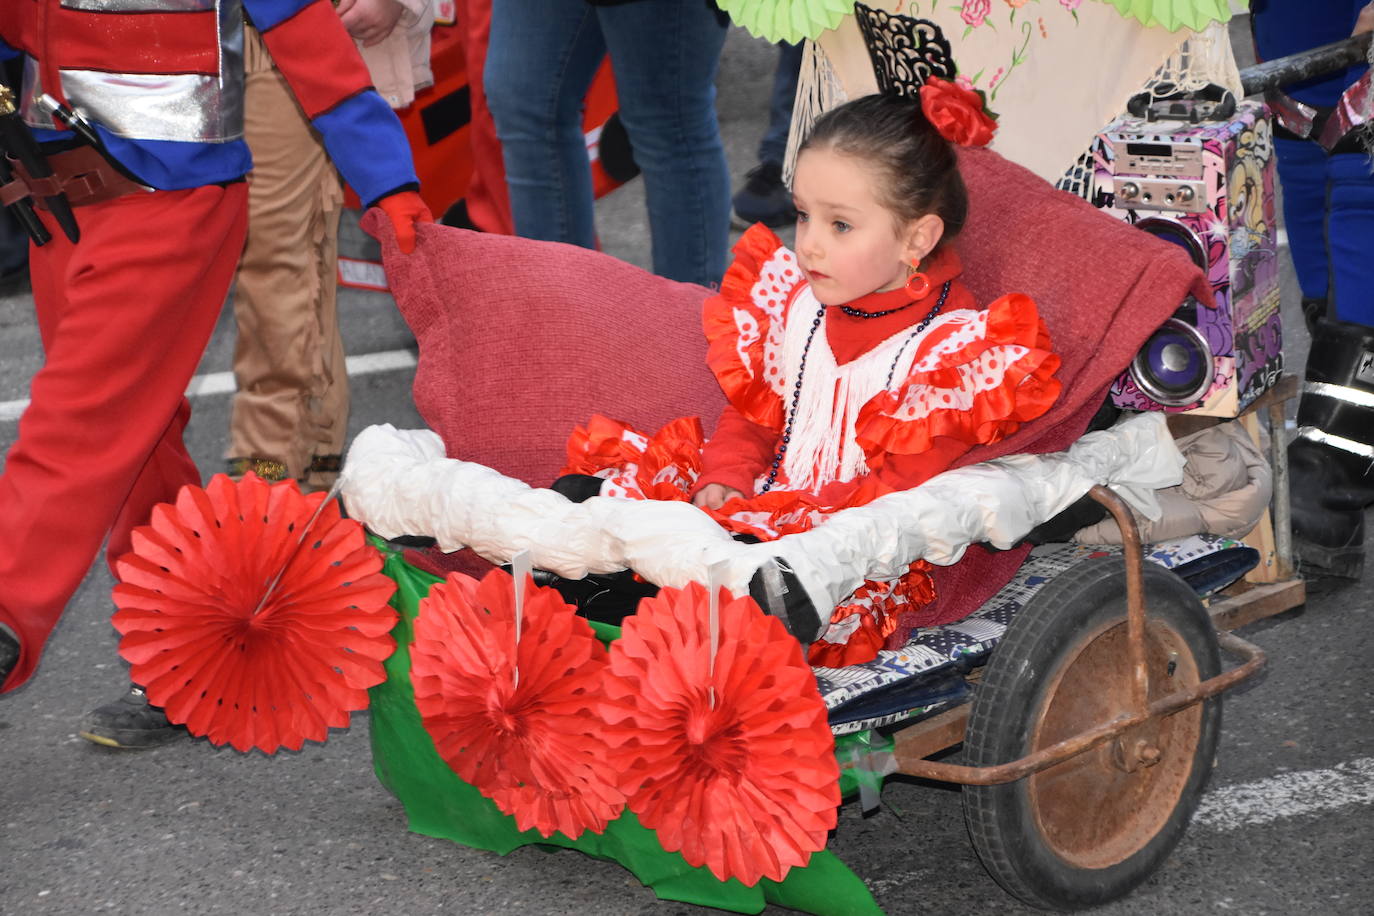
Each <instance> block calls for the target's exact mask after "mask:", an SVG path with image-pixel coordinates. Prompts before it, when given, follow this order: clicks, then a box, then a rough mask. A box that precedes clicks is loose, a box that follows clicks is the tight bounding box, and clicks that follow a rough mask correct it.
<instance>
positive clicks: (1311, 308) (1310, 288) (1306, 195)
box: [1274, 137, 1330, 328]
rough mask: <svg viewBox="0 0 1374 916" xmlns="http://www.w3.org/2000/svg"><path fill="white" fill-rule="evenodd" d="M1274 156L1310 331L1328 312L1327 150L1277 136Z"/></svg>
mask: <svg viewBox="0 0 1374 916" xmlns="http://www.w3.org/2000/svg"><path fill="white" fill-rule="evenodd" d="M1274 153H1275V161H1276V163H1277V169H1278V176H1279V182H1280V183H1281V184H1282V186H1283V224H1284V228H1285V229H1286V230H1287V232H1288V252H1289V254H1290V255H1291V256H1292V258H1293V269H1294V270H1295V271H1296V272H1297V275H1298V287H1299V288H1300V289H1301V290H1302V298H1303V314H1304V316H1306V317H1307V318H1308V325H1309V328H1310V326H1311V324H1312V321H1313V320H1315V319H1316V318H1318V317H1321V316H1322V315H1323V314H1324V313H1325V312H1326V292H1327V282H1328V275H1329V266H1330V265H1329V263H1328V261H1327V252H1326V159H1327V156H1326V151H1325V150H1323V149H1322V148H1321V147H1320V146H1318V145H1317V144H1316V143H1313V142H1312V141H1310V140H1289V139H1285V138H1283V137H1275V138H1274Z"/></svg>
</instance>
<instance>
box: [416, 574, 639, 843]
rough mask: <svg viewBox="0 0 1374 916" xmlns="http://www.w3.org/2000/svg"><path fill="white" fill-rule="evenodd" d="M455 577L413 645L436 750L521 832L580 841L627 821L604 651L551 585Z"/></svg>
mask: <svg viewBox="0 0 1374 916" xmlns="http://www.w3.org/2000/svg"><path fill="white" fill-rule="evenodd" d="M514 588H515V584H514V580H513V579H512V578H511V576H510V574H509V573H507V572H505V571H504V570H499V569H497V570H492V571H491V572H490V573H488V574H487V575H486V576H485V577H484V578H483V579H482V581H481V582H480V583H478V582H477V581H476V580H474V579H472V578H470V577H468V576H463V575H461V574H458V573H453V574H450V576H449V577H448V579H447V581H445V582H442V583H439V584H437V585H435V586H434V588H433V589H431V590H430V593H429V595H428V596H427V597H425V598H424V599H423V600H421V602H420V607H419V614H418V616H417V617H416V618H415V642H414V644H413V645H412V646H411V649H410V660H411V681H412V683H413V684H414V687H415V705H416V707H417V708H418V709H419V711H420V719H421V722H422V723H423V724H424V727H425V731H427V732H429V734H430V737H431V738H433V739H434V747H435V749H436V750H437V751H438V752H439V756H440V757H443V758H444V761H445V762H446V763H448V765H449V767H451V768H452V769H453V771H454V772H455V773H457V774H458V776H459V777H461V778H462V779H463V781H464V782H467V783H469V784H471V785H472V786H473V787H475V788H476V789H477V790H478V791H479V792H481V793H482V794H483V795H485V796H486V797H487V798H490V799H491V800H492V801H494V802H496V806H497V807H498V808H500V809H501V811H503V812H504V813H506V814H509V815H512V816H513V817H514V818H515V823H516V827H517V828H518V829H520V830H522V831H523V830H529V829H530V828H534V829H536V830H538V831H539V833H540V834H541V835H542V836H546V837H547V836H551V835H552V834H553V833H554V832H555V831H557V832H560V833H562V834H563V835H565V836H567V837H568V838H569V839H576V838H577V837H578V836H580V835H581V834H582V833H583V831H585V830H591V831H592V832H593V833H601V832H602V831H603V830H605V829H606V824H607V823H609V822H610V821H611V820H613V819H615V818H616V817H618V816H619V815H620V812H621V810H622V809H623V808H624V806H625V798H624V796H623V795H622V794H621V792H620V791H619V789H617V788H616V786H615V777H614V775H613V772H612V770H611V764H610V762H609V761H608V760H607V757H606V754H605V743H604V741H603V740H602V738H601V736H600V734H599V733H600V730H601V728H602V723H601V721H600V717H599V714H598V709H597V707H598V705H599V704H598V703H597V702H596V699H597V697H598V696H599V695H600V693H601V690H602V683H603V681H604V677H605V671H606V650H605V649H604V648H602V646H601V643H600V642H598V641H597V639H596V636H595V635H594V634H593V633H592V629H591V627H590V626H588V624H587V622H586V621H585V620H583V619H582V618H580V617H578V616H577V614H576V613H575V611H574V610H573V608H572V607H571V606H569V605H567V604H565V603H564V602H563V599H562V597H561V596H560V595H559V594H558V593H557V592H556V591H554V590H553V589H548V588H538V587H536V586H535V585H534V584H533V583H531V582H527V583H526V585H525V594H524V603H523V608H522V614H521V619H520V622H519V625H518V626H517V624H516V618H515V593H514Z"/></svg>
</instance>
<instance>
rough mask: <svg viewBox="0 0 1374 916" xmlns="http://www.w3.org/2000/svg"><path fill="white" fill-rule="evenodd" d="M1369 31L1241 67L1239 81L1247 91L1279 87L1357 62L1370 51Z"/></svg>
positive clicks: (1263, 90) (1256, 92)
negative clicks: (1251, 65)
mask: <svg viewBox="0 0 1374 916" xmlns="http://www.w3.org/2000/svg"><path fill="white" fill-rule="evenodd" d="M1371 34H1374V33H1371V32H1364V33H1362V34H1360V35H1353V36H1351V37H1350V38H1343V39H1341V40H1340V41H1333V42H1332V43H1331V44H1329V45H1322V46H1321V47H1319V48H1312V49H1311V50H1308V51H1301V52H1299V53H1297V54H1290V55H1288V56H1287V57H1276V58H1274V59H1273V60H1266V61H1265V62H1264V63H1262V64H1255V65H1254V66H1253V67H1246V68H1245V69H1244V70H1242V71H1240V84H1241V87H1242V88H1243V89H1244V90H1245V94H1246V95H1257V94H1259V93H1261V92H1265V91H1267V90H1269V89H1281V88H1282V87H1284V86H1291V85H1293V84H1294V83H1301V82H1302V81H1304V80H1308V79H1311V78H1312V77H1314V76H1322V75H1324V74H1327V73H1333V72H1335V71H1337V70H1340V69H1343V68H1345V67H1349V66H1350V65H1351V64H1357V63H1360V62H1362V61H1363V60H1364V59H1365V55H1367V54H1368V53H1369V41H1370V36H1371Z"/></svg>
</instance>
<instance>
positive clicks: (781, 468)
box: [564, 225, 1060, 667]
mask: <svg viewBox="0 0 1374 916" xmlns="http://www.w3.org/2000/svg"><path fill="white" fill-rule="evenodd" d="M735 255H736V257H735V262H734V264H733V265H732V266H731V267H730V269H729V271H728V272H727V273H726V275H725V278H724V280H723V281H722V283H721V290H720V293H719V294H717V295H715V296H713V297H711V298H710V299H708V300H707V301H706V304H705V307H704V316H703V318H704V325H705V330H706V336H707V339H708V340H709V342H710V350H709V353H708V356H707V362H708V363H709V365H710V367H711V369H712V371H713V372H714V373H715V375H716V378H717V379H718V380H719V382H720V385H721V388H722V389H723V391H724V392H725V395H726V397H727V399H728V400H729V404H728V405H727V407H726V408H725V410H724V412H723V413H722V415H721V418H720V422H719V424H718V426H717V429H716V433H715V435H714V436H713V437H712V438H711V440H710V441H709V442H703V438H704V437H703V435H702V426H701V422H700V421H699V420H698V419H696V418H684V419H680V420H675V421H673V422H672V423H669V424H668V425H667V426H665V427H664V428H663V429H661V430H659V431H658V432H657V433H654V434H652V435H651V434H646V433H644V432H641V431H639V430H635V429H632V428H630V427H627V426H625V425H624V424H621V423H618V422H616V421H613V420H609V419H607V418H605V417H593V418H592V420H591V422H590V423H589V424H588V425H587V426H586V427H585V428H578V429H577V430H575V431H574V432H573V434H572V436H571V437H570V439H569V441H568V466H567V467H566V468H565V470H564V473H569V474H591V475H595V476H598V477H601V478H603V479H604V480H605V481H606V483H604V484H603V485H602V488H601V495H603V496H619V497H626V498H649V499H678V500H687V499H690V498H691V497H692V495H693V494H694V493H696V492H697V491H698V490H700V489H701V488H702V487H705V486H706V485H708V484H711V483H720V484H724V485H726V486H728V487H732V488H734V489H737V490H739V491H740V492H742V493H746V494H752V495H749V496H746V497H743V498H737V499H732V500H730V501H728V502H726V503H725V505H723V506H722V507H721V508H720V509H719V510H717V511H713V512H712V515H713V516H714V517H715V518H716V519H717V520H718V521H719V522H720V524H721V525H723V526H724V527H725V528H727V529H729V530H730V531H732V532H736V533H740V534H748V535H752V536H754V537H757V538H761V539H763V540H771V539H773V538H777V537H780V536H782V535H785V534H790V533H793V532H798V531H805V530H807V529H808V528H810V527H812V526H813V525H819V524H824V522H825V520H826V517H827V516H828V515H829V514H830V513H833V512H835V511H837V510H841V509H845V508H848V507H852V506H859V505H863V504H864V503H867V502H869V501H871V500H872V499H874V498H876V497H878V496H881V495H883V494H884V493H890V492H893V491H894V490H901V489H907V488H910V487H914V486H916V485H917V484H920V483H922V482H924V481H925V480H927V479H929V478H930V477H932V476H934V475H936V474H938V473H940V472H941V471H945V470H948V469H949V468H950V467H951V466H952V465H953V464H954V462H955V461H956V460H957V459H958V458H959V457H960V456H961V455H963V454H964V453H965V452H967V451H968V450H969V449H970V448H972V447H973V446H975V445H981V444H987V443H992V442H996V441H998V440H999V439H1002V438H1004V437H1005V436H1007V435H1009V434H1010V433H1011V432H1013V431H1014V430H1015V429H1017V428H1018V427H1019V426H1020V425H1021V424H1022V423H1024V422H1026V421H1027V420H1031V419H1034V418H1035V417H1038V416H1040V415H1041V414H1043V413H1045V411H1046V410H1048V409H1049V407H1050V405H1051V404H1052V403H1053V402H1054V400H1055V398H1056V397H1057V396H1058V394H1059V389H1060V384H1059V382H1058V381H1057V380H1056V379H1054V378H1053V377H1052V376H1053V374H1054V372H1055V370H1056V369H1057V368H1058V367H1059V357H1058V356H1056V355H1055V354H1054V353H1053V352H1052V351H1051V349H1050V338H1049V334H1048V332H1047V331H1046V329H1045V324H1044V322H1043V321H1042V320H1041V319H1040V317H1039V315H1038V313H1037V311H1036V308H1035V303H1034V302H1033V301H1032V300H1031V299H1030V298H1029V297H1027V296H1024V295H1020V294H1012V295H1007V296H1003V297H1001V298H999V299H997V300H996V301H995V302H993V303H991V304H990V305H989V306H988V307H987V308H986V309H980V308H978V306H977V304H976V303H975V302H974V300H973V297H972V295H971V294H970V293H969V292H968V290H967V289H965V287H964V286H963V284H962V283H961V282H960V281H959V279H958V278H959V274H960V273H961V271H962V266H961V265H960V263H959V258H958V255H957V254H955V253H954V251H953V249H952V248H950V247H949V246H943V247H941V248H940V249H939V250H938V251H937V252H935V253H934V254H933V255H932V256H931V257H930V258H929V259H927V261H926V262H925V264H923V265H922V267H923V270H924V272H925V274H926V275H927V277H928V278H929V281H930V287H929V292H928V294H926V295H925V296H923V297H922V298H920V299H919V300H916V301H913V300H912V296H911V294H910V293H908V292H907V291H906V290H905V289H897V290H892V291H889V292H885V293H873V294H870V295H868V296H865V297H863V298H862V299H859V300H856V301H855V302H852V303H849V304H848V305H847V306H846V308H848V309H851V310H858V311H861V312H863V313H865V314H863V315H854V314H852V313H846V311H845V310H844V309H842V308H841V307H827V306H824V305H822V304H821V303H820V302H819V301H817V299H816V297H815V295H814V294H813V293H812V291H811V289H810V285H809V284H808V282H807V281H806V279H805V278H804V277H803V275H802V273H801V270H800V269H799V268H798V266H797V258H796V255H795V254H793V253H792V252H791V251H789V250H788V249H787V248H786V247H785V246H784V245H783V244H782V242H781V241H780V240H779V239H778V237H777V236H776V235H774V234H773V233H772V232H771V231H770V230H768V229H767V228H765V227H764V226H761V225H756V226H754V227H752V228H751V229H749V230H748V231H747V232H746V233H745V234H744V236H743V237H742V238H741V239H740V241H739V243H738V244H737V245H736V246H735ZM937 305H938V308H937ZM873 313H886V314H881V315H878V316H876V317H870V316H871V315H873ZM929 570H930V566H929V564H927V563H926V562H925V561H917V562H915V563H913V564H912V566H911V568H910V570H909V571H908V572H907V573H906V574H905V575H903V576H901V577H900V578H898V579H895V580H891V581H875V580H869V581H866V582H865V583H864V584H863V585H862V586H860V587H859V588H858V589H857V590H856V591H855V592H854V593H853V594H852V595H850V596H849V597H848V598H847V599H845V600H844V601H842V602H841V604H840V606H839V607H837V608H835V610H834V612H833V614H832V615H831V618H830V624H829V626H828V627H827V628H824V629H823V632H822V633H821V635H820V637H819V638H818V639H817V641H816V642H814V643H813V644H812V647H811V651H810V657H809V660H810V662H811V663H812V664H813V665H824V666H829V667H838V666H842V665H848V664H857V663H860V662H865V661H869V660H871V659H872V658H874V657H875V655H876V654H877V652H878V650H879V649H881V648H884V645H885V642H886V641H887V639H888V637H889V635H891V634H892V633H893V631H894V629H896V627H897V618H898V615H899V614H900V613H901V612H903V611H907V612H910V611H912V610H913V609H915V608H919V607H923V606H926V605H928V604H930V603H931V602H932V601H933V600H934V598H935V589H934V585H933V583H932V581H931V577H930V573H929Z"/></svg>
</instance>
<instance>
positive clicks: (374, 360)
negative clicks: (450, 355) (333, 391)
mask: <svg viewBox="0 0 1374 916" xmlns="http://www.w3.org/2000/svg"><path fill="white" fill-rule="evenodd" d="M347 364H348V375H349V377H350V378H352V377H355V376H359V375H372V374H374V373H377V372H395V371H398V370H401V369H414V368H415V354H414V353H412V352H411V351H409V350H382V351H379V352H377V353H360V354H358V355H357V356H350V357H348V360H347ZM234 390H235V385H234V373H232V372H208V373H206V374H205V375H197V376H196V377H195V378H193V379H191V384H190V385H188V386H187V388H186V396H187V397H190V398H199V397H209V396H212V395H217V394H232V393H233V392H234ZM28 406H29V400H28V398H21V399H19V400H15V401H0V423H12V422H14V421H15V420H18V419H19V415H20V414H22V413H23V412H24V409H25V408H26V407H28Z"/></svg>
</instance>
